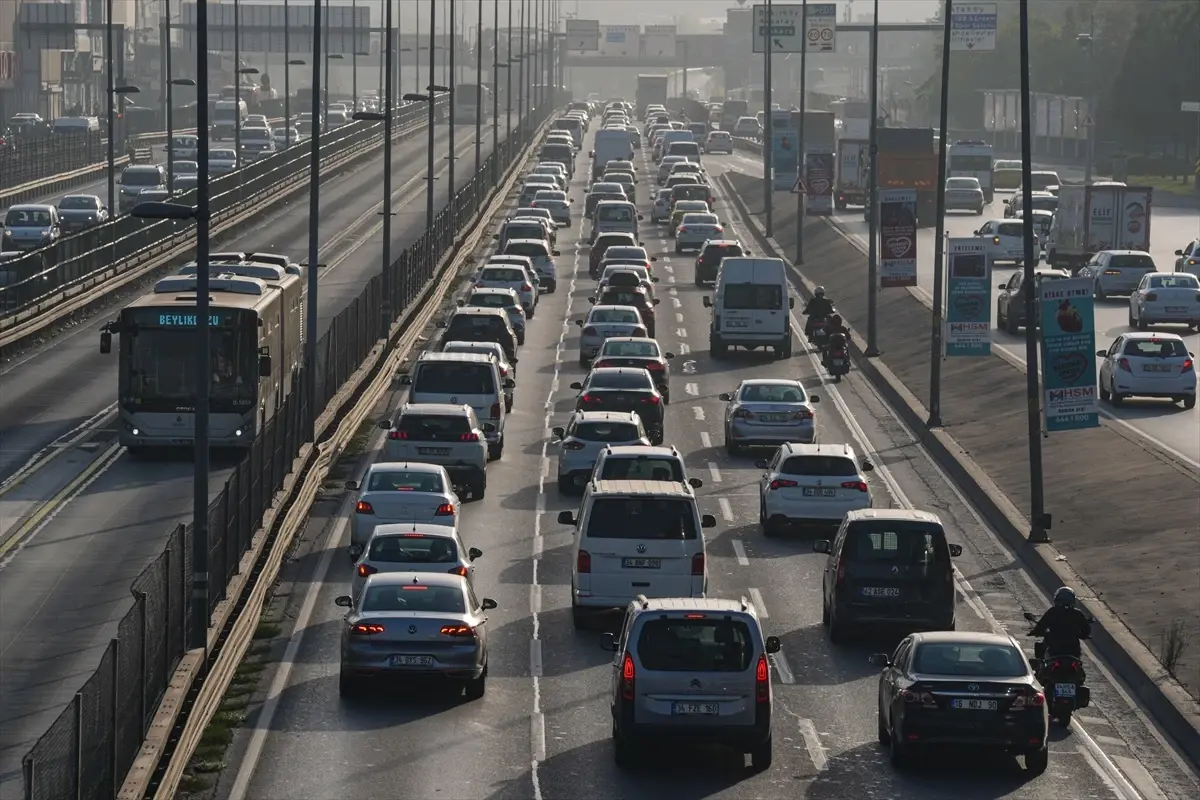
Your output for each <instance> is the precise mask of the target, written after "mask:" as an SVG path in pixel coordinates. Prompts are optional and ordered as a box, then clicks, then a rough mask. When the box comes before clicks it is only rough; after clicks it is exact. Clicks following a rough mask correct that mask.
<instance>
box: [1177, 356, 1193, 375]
mask: <svg viewBox="0 0 1200 800" xmlns="http://www.w3.org/2000/svg"><path fill="white" fill-rule="evenodd" d="M1195 366H1196V365H1195V363H1194V362H1193V361H1192V360H1191V359H1190V358H1189V359H1186V360H1184V362H1183V366H1182V367H1180V368H1179V372H1180V373H1181V374H1182V373H1184V372H1191V371H1192V368H1193V367H1195Z"/></svg>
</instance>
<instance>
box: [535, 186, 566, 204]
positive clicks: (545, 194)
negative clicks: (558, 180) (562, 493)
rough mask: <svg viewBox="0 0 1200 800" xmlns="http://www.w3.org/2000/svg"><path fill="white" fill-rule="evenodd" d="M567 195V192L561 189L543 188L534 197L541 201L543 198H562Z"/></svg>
mask: <svg viewBox="0 0 1200 800" xmlns="http://www.w3.org/2000/svg"><path fill="white" fill-rule="evenodd" d="M566 196H567V195H566V193H565V192H562V191H561V190H559V189H542V190H541V191H539V192H538V193H537V194H535V195H534V196H533V199H534V200H536V201H538V202H541V201H542V200H562V199H563V198H564V197H566Z"/></svg>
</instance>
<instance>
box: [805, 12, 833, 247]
mask: <svg viewBox="0 0 1200 800" xmlns="http://www.w3.org/2000/svg"><path fill="white" fill-rule="evenodd" d="M800 20H801V23H800V25H801V28H800V30H801V33H802V36H803V37H804V38H803V39H802V40H801V42H800V119H798V120H797V121H796V140H797V141H798V142H799V148H798V149H799V152H798V153H797V154H796V157H797V158H798V159H799V162H798V163H797V164H796V175H797V176H798V177H799V178H801V179H804V178H807V177H808V176H807V175H806V174H805V173H806V172H807V170H808V140H807V139H805V138H804V114H805V111H804V107H805V105H806V103H807V98H806V96H805V90H806V89H807V87H808V0H804V2H803V3H801V4H800ZM836 147H837V146H836V145H834V148H835V151H836ZM807 196H808V195H806V194H805V193H804V192H796V263H797V264H803V263H804V201H805V199H806V198H807Z"/></svg>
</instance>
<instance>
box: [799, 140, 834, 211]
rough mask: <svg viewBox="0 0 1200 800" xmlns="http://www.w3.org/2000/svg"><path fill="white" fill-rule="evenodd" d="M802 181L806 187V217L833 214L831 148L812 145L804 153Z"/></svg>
mask: <svg viewBox="0 0 1200 800" xmlns="http://www.w3.org/2000/svg"><path fill="white" fill-rule="evenodd" d="M804 176H805V177H804V182H805V184H806V185H807V187H808V203H807V205H806V206H805V212H804V215H805V216H806V217H829V216H832V215H833V149H832V148H830V147H823V146H819V145H813V146H812V148H811V149H810V150H809V151H808V152H807V153H805V158H804Z"/></svg>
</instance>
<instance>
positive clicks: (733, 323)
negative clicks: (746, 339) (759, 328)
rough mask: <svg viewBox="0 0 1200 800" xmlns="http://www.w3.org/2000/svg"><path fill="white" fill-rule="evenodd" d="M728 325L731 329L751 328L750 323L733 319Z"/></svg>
mask: <svg viewBox="0 0 1200 800" xmlns="http://www.w3.org/2000/svg"><path fill="white" fill-rule="evenodd" d="M728 324H729V327H731V328H748V327H750V323H749V322H747V321H746V320H744V319H731V320H728Z"/></svg>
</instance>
